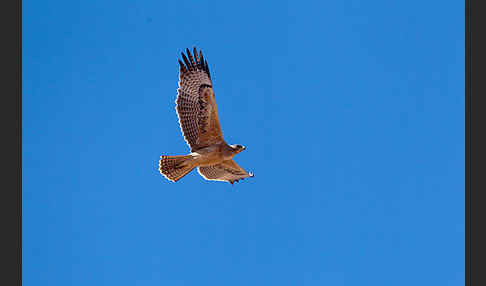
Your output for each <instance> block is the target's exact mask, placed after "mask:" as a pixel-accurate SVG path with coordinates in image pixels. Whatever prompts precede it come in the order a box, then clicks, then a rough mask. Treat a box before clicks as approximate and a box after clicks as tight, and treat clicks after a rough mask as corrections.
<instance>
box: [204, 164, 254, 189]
mask: <svg viewBox="0 0 486 286" xmlns="http://www.w3.org/2000/svg"><path fill="white" fill-rule="evenodd" d="M197 171H198V172H199V174H200V175H201V176H203V177H204V178H205V179H206V180H212V181H225V182H229V183H231V184H233V183H234V182H238V180H243V179H244V178H248V177H253V173H248V172H247V171H245V170H244V169H243V168H241V167H240V166H238V164H236V163H235V161H233V160H227V161H224V162H223V163H221V164H217V165H213V166H207V167H199V168H198V169H197Z"/></svg>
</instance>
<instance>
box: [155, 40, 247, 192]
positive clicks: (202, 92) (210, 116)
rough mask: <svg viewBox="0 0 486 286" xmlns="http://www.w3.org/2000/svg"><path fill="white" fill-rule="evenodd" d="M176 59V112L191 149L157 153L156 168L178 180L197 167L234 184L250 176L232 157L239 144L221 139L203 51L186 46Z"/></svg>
mask: <svg viewBox="0 0 486 286" xmlns="http://www.w3.org/2000/svg"><path fill="white" fill-rule="evenodd" d="M186 53H187V57H186V55H185V54H184V53H183V52H182V53H181V55H182V60H183V61H184V62H182V61H181V60H180V59H178V61H179V66H180V67H179V88H178V89H177V98H176V102H175V103H176V111H177V117H178V118H179V125H180V128H181V132H182V135H183V136H184V140H185V141H186V143H187V145H188V146H189V148H190V151H191V152H190V153H189V154H188V155H179V156H167V155H162V156H160V161H159V171H160V173H161V174H162V175H163V176H164V177H165V178H167V179H168V180H169V181H172V182H177V181H178V180H180V179H181V178H182V177H184V176H185V175H187V174H188V173H189V172H191V171H192V170H193V169H194V168H197V170H198V172H199V174H200V175H201V176H202V177H203V178H204V179H206V180H212V181H223V182H229V183H230V184H233V183H234V182H238V181H239V180H242V179H244V178H248V177H253V176H254V175H253V173H251V172H250V173H248V172H247V171H245V170H244V169H243V168H241V167H240V166H238V164H236V162H235V161H233V157H234V156H235V155H236V154H238V153H240V152H242V151H243V150H245V149H246V148H245V147H244V146H242V145H239V144H235V145H228V144H227V143H226V141H225V140H224V138H223V133H222V132H221V126H220V124H219V119H218V109H217V105H216V99H215V97H214V91H213V83H212V81H211V75H210V73H209V66H208V63H207V61H206V60H205V59H204V57H203V54H202V51H201V50H200V51H199V55H198V53H197V49H196V47H194V49H193V53H194V56H193V55H192V54H191V52H190V51H189V49H186Z"/></svg>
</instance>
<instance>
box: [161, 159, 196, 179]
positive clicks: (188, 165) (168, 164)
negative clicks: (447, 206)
mask: <svg viewBox="0 0 486 286" xmlns="http://www.w3.org/2000/svg"><path fill="white" fill-rule="evenodd" d="M191 161H192V156H191V155H181V156H164V155H162V156H160V161H159V171H160V173H161V174H162V175H164V177H166V178H167V179H168V180H170V181H172V182H177V181H178V180H180V179H181V178H182V177H184V176H185V175H187V174H189V172H191V171H192V169H194V168H195V167H196V166H194V165H193V164H192V162H191Z"/></svg>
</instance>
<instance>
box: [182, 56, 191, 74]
mask: <svg viewBox="0 0 486 286" xmlns="http://www.w3.org/2000/svg"><path fill="white" fill-rule="evenodd" d="M181 55H182V59H183V60H184V63H186V69H188V70H190V69H191V64H190V63H189V60H188V59H187V57H186V55H185V54H184V53H181Z"/></svg>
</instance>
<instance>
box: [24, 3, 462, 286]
mask: <svg viewBox="0 0 486 286" xmlns="http://www.w3.org/2000/svg"><path fill="white" fill-rule="evenodd" d="M22 6H23V16H22V18H23V24H22V25H23V34H22V41H23V42H22V44H23V49H22V56H23V59H22V63H23V67H22V68H23V103H22V104H23V130H22V134H23V137H22V140H23V147H22V148H23V154H22V160H23V161H22V165H23V217H22V220H23V254H22V255H23V282H24V283H23V285H49V286H56V285H63V286H64V285H119V286H121V285H373V286H376V285H407V286H408V285H464V153H465V152H464V148H465V146H464V138H465V137H464V107H465V106H464V2H463V1H445V2H444V1H438V0H435V1H425V2H424V1H417V0H411V1H385V0H382V1H357V0H354V1H305V0H303V1H289V2H285V1H250V0H247V1H182V0H178V1H58V0H53V1H32V0H27V1H23V5H22ZM194 45H196V46H197V47H198V48H201V49H202V50H203V53H204V55H205V57H206V58H207V60H208V64H209V66H210V69H211V71H212V79H213V84H214V89H215V94H216V99H217V101H218V108H219V116H220V120H221V125H222V129H223V134H224V136H225V139H226V140H227V141H228V143H230V144H242V145H245V146H246V147H247V149H246V150H245V151H244V152H242V153H241V154H239V155H237V156H236V157H235V161H237V162H238V164H240V165H241V166H242V167H243V168H245V169H246V170H248V171H251V172H254V173H255V177H254V178H251V179H246V180H244V181H242V182H239V183H236V184H235V185H234V186H231V185H230V184H228V183H222V182H208V181H205V180H203V179H202V178H201V177H200V176H199V174H198V173H197V172H196V171H193V172H192V173H190V174H189V175H187V176H186V177H184V178H183V179H182V180H180V181H179V182H177V183H172V182H169V181H167V180H166V179H165V178H164V177H162V176H161V175H160V174H159V173H158V170H157V168H158V159H159V156H160V155H162V154H170V155H176V154H185V153H187V152H188V151H189V150H188V147H187V146H186V144H185V142H184V139H183V137H182V135H181V133H180V130H179V126H178V121H177V115H176V113H175V109H174V107H175V104H174V101H175V97H176V89H177V80H178V63H177V59H178V57H179V56H180V52H181V51H183V50H184V49H185V48H187V47H189V48H191V47H193V46H194Z"/></svg>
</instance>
